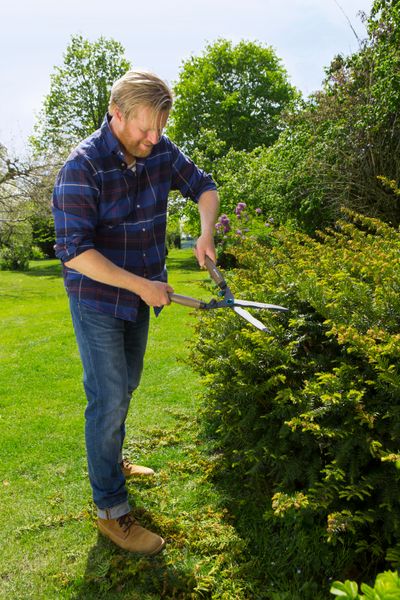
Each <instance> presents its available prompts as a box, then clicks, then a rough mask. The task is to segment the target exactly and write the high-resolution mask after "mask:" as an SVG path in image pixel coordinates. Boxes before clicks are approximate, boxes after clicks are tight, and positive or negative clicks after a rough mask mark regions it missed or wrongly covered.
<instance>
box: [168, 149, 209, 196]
mask: <svg viewBox="0 0 400 600" xmlns="http://www.w3.org/2000/svg"><path fill="white" fill-rule="evenodd" d="M170 144H171V153H172V189H174V190H179V191H180V192H181V194H182V196H183V197H184V198H191V199H192V200H194V201H195V202H198V200H199V198H200V196H201V195H202V194H203V193H204V192H206V191H208V190H215V189H217V188H216V185H215V183H214V181H213V179H212V177H211V175H209V174H208V173H206V172H205V171H203V170H202V169H199V167H197V166H196V165H195V164H194V162H193V161H192V160H190V158H188V157H187V156H186V155H185V154H184V153H183V152H182V151H181V150H179V148H178V147H177V146H176V145H175V144H174V143H173V142H171V141H170Z"/></svg>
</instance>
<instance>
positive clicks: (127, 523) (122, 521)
mask: <svg viewBox="0 0 400 600" xmlns="http://www.w3.org/2000/svg"><path fill="white" fill-rule="evenodd" d="M117 521H118V524H119V526H120V527H121V528H122V530H123V532H124V533H127V532H128V531H129V530H130V528H131V527H132V525H137V521H136V520H135V519H134V518H133V517H132V515H131V513H127V514H126V515H122V517H118V519H117Z"/></svg>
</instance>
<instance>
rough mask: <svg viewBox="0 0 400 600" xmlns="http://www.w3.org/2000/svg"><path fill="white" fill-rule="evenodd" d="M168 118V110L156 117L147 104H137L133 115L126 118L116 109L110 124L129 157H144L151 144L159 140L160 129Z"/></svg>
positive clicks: (161, 129) (147, 153)
mask: <svg viewBox="0 0 400 600" xmlns="http://www.w3.org/2000/svg"><path fill="white" fill-rule="evenodd" d="M167 120H168V112H162V113H160V114H159V115H158V116H157V117H155V115H154V111H153V109H152V108H150V107H149V106H139V108H138V109H137V110H136V112H135V114H134V116H133V117H131V118H130V119H126V118H125V117H124V116H123V115H122V113H121V112H120V111H119V110H118V109H116V110H115V111H114V114H113V117H112V119H111V122H110V125H111V129H112V131H113V133H114V135H115V136H116V137H117V138H118V140H119V141H120V142H121V144H122V145H123V147H124V148H125V150H126V154H127V158H128V160H129V159H130V158H133V157H134V158H146V156H149V154H150V153H151V151H152V149H153V146H154V145H155V144H157V142H158V141H159V140H160V137H161V134H162V131H163V129H164V127H165V125H166V123H167Z"/></svg>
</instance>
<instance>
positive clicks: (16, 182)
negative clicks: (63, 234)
mask: <svg viewBox="0 0 400 600" xmlns="http://www.w3.org/2000/svg"><path fill="white" fill-rule="evenodd" d="M35 176H36V169H35V168H34V167H33V166H32V165H31V164H28V163H22V162H20V161H19V160H17V159H14V158H11V157H10V156H9V155H8V152H7V149H6V148H5V147H4V146H2V145H1V144H0V269H19V270H24V269H27V268H28V261H29V256H30V253H31V245H32V229H31V225H30V222H29V217H30V214H31V210H30V201H29V189H30V186H31V183H32V181H33V180H34V179H35Z"/></svg>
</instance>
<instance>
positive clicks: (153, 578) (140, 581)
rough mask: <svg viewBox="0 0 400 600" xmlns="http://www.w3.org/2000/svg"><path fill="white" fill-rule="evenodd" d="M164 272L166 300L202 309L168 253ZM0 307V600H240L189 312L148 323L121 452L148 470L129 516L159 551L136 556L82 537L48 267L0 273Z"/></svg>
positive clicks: (197, 278) (187, 263) (192, 278)
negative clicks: (192, 354) (185, 298)
mask: <svg viewBox="0 0 400 600" xmlns="http://www.w3.org/2000/svg"><path fill="white" fill-rule="evenodd" d="M168 266H169V271H170V282H171V283H172V285H173V286H174V288H175V291H176V292H177V293H182V294H186V295H193V296H196V297H206V298H207V292H206V291H205V290H204V289H202V287H201V285H200V284H201V282H202V281H204V280H205V279H207V275H206V274H205V273H204V272H202V271H200V270H199V269H198V268H197V266H196V261H195V259H194V257H192V253H191V251H190V250H181V251H177V250H175V251H172V252H171V253H170V255H169V257H168ZM0 297H1V314H2V318H1V325H0V367H1V371H0V454H1V461H0V506H1V510H0V531H1V535H0V598H10V599H11V598H12V599H14V598H15V599H18V600H20V599H28V598H33V599H36V598H38V599H39V598H40V599H41V598H45V599H47V598H57V599H58V598H74V599H78V598H82V599H85V600H86V599H90V598H93V599H98V598H107V599H114V598H129V599H131V600H136V599H137V600H139V599H140V600H155V599H157V598H202V597H204V598H211V597H213V598H225V599H229V598H232V599H234V598H247V597H248V598H251V597H253V596H252V594H251V592H249V591H248V590H249V586H250V584H247V583H244V582H243V580H241V578H240V576H239V575H238V573H239V569H238V564H239V563H240V555H241V552H242V550H243V542H242V540H240V538H239V537H238V535H237V533H236V532H235V530H234V528H233V527H232V526H231V524H230V521H229V516H228V515H227V514H226V511H225V509H224V508H223V504H224V503H223V498H221V497H220V496H219V494H218V492H217V491H216V490H215V489H214V488H213V486H212V484H211V483H210V482H209V479H208V478H207V474H208V473H210V472H212V470H213V469H214V468H216V465H217V459H216V458H215V457H212V456H211V457H210V456H208V455H207V453H206V452H205V449H204V448H203V447H202V446H201V444H200V443H199V437H198V423H197V416H196V413H197V408H198V399H197V394H198V392H199V386H200V383H199V380H198V378H197V376H196V375H195V374H194V373H193V371H192V370H191V369H190V365H189V364H188V362H187V356H188V342H189V340H190V338H191V337H192V336H193V335H194V334H193V325H194V323H195V320H196V317H195V315H194V314H193V313H192V312H191V311H190V309H187V308H185V307H182V306H178V305H171V306H170V307H167V308H166V309H165V310H164V311H163V312H162V314H161V315H160V316H159V317H158V318H157V319H156V318H155V317H154V316H153V317H152V321H151V330H150V339H149V346H148V351H147V354H146V362H145V370H144V374H143V378H142V383H141V386H140V387H139V389H138V390H137V392H136V393H135V395H134V398H133V400H132V403H131V409H130V413H129V417H128V422H127V440H126V448H127V453H128V455H129V456H130V457H131V458H132V459H134V460H135V461H141V462H143V463H144V464H147V465H149V466H152V467H154V468H155V469H156V470H157V475H156V477H155V478H154V479H153V480H152V481H140V482H137V483H129V494H130V499H131V501H132V503H133V504H134V505H135V511H136V513H137V515H138V517H139V518H140V519H141V521H142V522H143V524H144V525H147V526H150V527H152V528H153V529H154V530H156V531H159V532H160V533H161V534H162V535H163V536H165V537H166V539H167V542H168V544H167V549H166V550H165V552H163V553H162V554H161V555H160V556H158V557H155V558H152V559H148V558H138V557H136V556H134V555H131V554H129V553H127V552H124V551H122V550H120V549H119V548H117V547H116V546H114V545H113V544H112V543H111V542H109V541H108V540H106V539H104V538H102V537H100V536H99V535H98V533H97V529H96V527H95V515H94V508H93V504H92V502H91V490H90V487H89V483H88V479H87V474H86V458H85V448H84V438H83V427H84V418H83V413H84V408H85V398H84V394H83V389H82V383H81V378H82V374H81V364H80V360H79V356H78V351H77V348H76V344H75V338H74V335H73V331H72V326H71V321H70V316H69V311H68V307H67V299H66V294H65V292H64V288H63V283H62V279H61V276H60V266H59V264H58V262H57V261H38V262H35V263H33V264H32V268H31V270H30V271H29V272H27V273H15V272H0ZM250 587H251V586H250ZM246 590H247V591H246Z"/></svg>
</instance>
